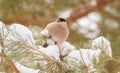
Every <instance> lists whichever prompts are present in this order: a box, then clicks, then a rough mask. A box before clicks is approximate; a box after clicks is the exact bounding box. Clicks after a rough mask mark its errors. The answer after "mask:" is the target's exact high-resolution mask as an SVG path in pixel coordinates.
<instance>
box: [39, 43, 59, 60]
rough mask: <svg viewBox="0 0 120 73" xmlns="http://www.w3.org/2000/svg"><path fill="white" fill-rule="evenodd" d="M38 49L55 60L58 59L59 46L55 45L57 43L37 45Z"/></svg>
mask: <svg viewBox="0 0 120 73" xmlns="http://www.w3.org/2000/svg"><path fill="white" fill-rule="evenodd" d="M39 50H40V51H42V52H43V53H45V54H46V55H48V56H49V57H51V58H53V59H55V60H56V61H58V62H59V61H60V58H59V56H60V55H59V48H58V47H57V45H49V46H48V47H46V48H44V47H41V46H39Z"/></svg>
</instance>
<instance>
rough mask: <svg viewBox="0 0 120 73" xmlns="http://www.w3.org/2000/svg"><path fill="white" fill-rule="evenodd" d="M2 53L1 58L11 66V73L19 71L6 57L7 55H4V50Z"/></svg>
mask: <svg viewBox="0 0 120 73" xmlns="http://www.w3.org/2000/svg"><path fill="white" fill-rule="evenodd" d="M2 53H3V58H4V59H5V60H6V61H7V62H8V63H9V65H10V67H11V68H12V70H13V73H20V72H19V71H18V70H17V68H16V67H15V65H14V64H13V62H12V60H11V59H9V58H8V56H7V55H5V53H4V52H2Z"/></svg>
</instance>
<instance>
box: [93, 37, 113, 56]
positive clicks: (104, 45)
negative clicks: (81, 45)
mask: <svg viewBox="0 0 120 73" xmlns="http://www.w3.org/2000/svg"><path fill="white" fill-rule="evenodd" d="M92 48H93V49H101V50H102V51H103V52H104V53H105V54H106V55H107V56H109V57H112V49H111V46H110V42H109V41H108V40H107V39H106V38H105V37H103V36H100V37H98V38H96V39H95V40H93V42H92Z"/></svg>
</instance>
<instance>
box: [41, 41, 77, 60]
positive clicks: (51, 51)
mask: <svg viewBox="0 0 120 73" xmlns="http://www.w3.org/2000/svg"><path fill="white" fill-rule="evenodd" d="M60 49H62V50H61V54H62V56H65V55H67V54H68V53H70V52H71V51H73V50H75V49H76V48H75V47H74V46H73V45H71V44H70V43H68V42H64V43H62V45H61V46H60ZM39 50H40V51H42V52H43V53H45V54H46V55H48V56H50V57H52V58H53V59H55V60H56V61H58V62H60V57H59V56H60V53H59V48H58V46H57V45H54V44H51V45H49V46H48V47H46V48H44V47H41V46H39Z"/></svg>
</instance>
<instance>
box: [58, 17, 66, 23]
mask: <svg viewBox="0 0 120 73" xmlns="http://www.w3.org/2000/svg"><path fill="white" fill-rule="evenodd" d="M56 21H57V22H66V20H65V19H64V18H58V19H57V20H56Z"/></svg>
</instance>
